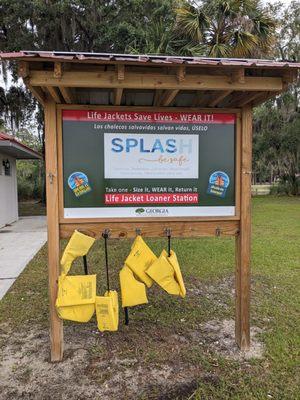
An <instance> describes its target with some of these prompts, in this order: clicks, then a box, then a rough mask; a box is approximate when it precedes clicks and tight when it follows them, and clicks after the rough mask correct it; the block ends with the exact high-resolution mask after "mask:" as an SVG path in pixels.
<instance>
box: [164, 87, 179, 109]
mask: <svg viewBox="0 0 300 400" xmlns="http://www.w3.org/2000/svg"><path fill="white" fill-rule="evenodd" d="M178 92H179V90H166V91H165V93H164V94H163V97H162V99H161V102H160V105H161V106H162V107H167V106H169V105H170V104H171V103H172V101H173V100H174V99H175V97H176V96H177V94H178Z"/></svg>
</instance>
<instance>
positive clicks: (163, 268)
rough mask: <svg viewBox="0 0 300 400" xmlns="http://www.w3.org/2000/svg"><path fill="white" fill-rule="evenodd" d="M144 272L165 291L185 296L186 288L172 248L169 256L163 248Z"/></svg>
mask: <svg viewBox="0 0 300 400" xmlns="http://www.w3.org/2000/svg"><path fill="white" fill-rule="evenodd" d="M146 273H147V274H148V275H149V276H150V277H151V278H152V279H153V280H154V281H155V282H156V283H157V284H158V285H159V286H161V287H162V288H163V289H164V290H165V291H166V292H167V293H169V294H173V295H177V296H178V295H179V296H181V297H185V295H186V290H185V286H184V282H183V278H182V274H181V271H180V267H179V263H178V260H177V257H176V254H175V252H174V251H173V250H171V255H170V257H168V254H167V252H166V251H165V250H163V251H162V253H161V255H160V256H159V258H158V259H157V260H156V261H154V263H153V264H152V265H150V267H149V268H148V269H147V271H146Z"/></svg>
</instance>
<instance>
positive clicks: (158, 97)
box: [153, 89, 163, 107]
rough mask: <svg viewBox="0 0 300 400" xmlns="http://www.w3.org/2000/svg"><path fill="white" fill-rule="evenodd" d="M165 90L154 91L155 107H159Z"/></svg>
mask: <svg viewBox="0 0 300 400" xmlns="http://www.w3.org/2000/svg"><path fill="white" fill-rule="evenodd" d="M162 94H163V90H161V89H157V90H155V93H154V99H153V107H159V105H160V101H161V98H162Z"/></svg>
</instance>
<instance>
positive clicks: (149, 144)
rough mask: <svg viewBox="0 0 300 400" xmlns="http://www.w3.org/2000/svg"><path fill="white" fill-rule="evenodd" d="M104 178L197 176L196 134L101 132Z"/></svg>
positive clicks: (197, 153) (179, 177) (186, 177)
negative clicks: (102, 136)
mask: <svg viewBox="0 0 300 400" xmlns="http://www.w3.org/2000/svg"><path fill="white" fill-rule="evenodd" d="M104 150H105V151H104V176H105V179H122V178H123V179H138V178H142V179H147V178H148V179H153V178H154V179H198V174H199V164H198V163H199V141H198V135H188V134H187V135H180V134H179V135H168V134H149V133H147V134H127V133H116V134H114V133H104Z"/></svg>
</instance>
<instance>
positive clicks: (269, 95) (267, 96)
mask: <svg viewBox="0 0 300 400" xmlns="http://www.w3.org/2000/svg"><path fill="white" fill-rule="evenodd" d="M280 93H281V92H265V93H261V95H260V96H258V97H257V98H256V99H254V100H253V101H252V102H251V106H252V107H257V106H259V105H260V104H262V103H264V102H265V101H267V100H270V99H271V98H274V100H275V97H276V96H278V95H279V94H280Z"/></svg>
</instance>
